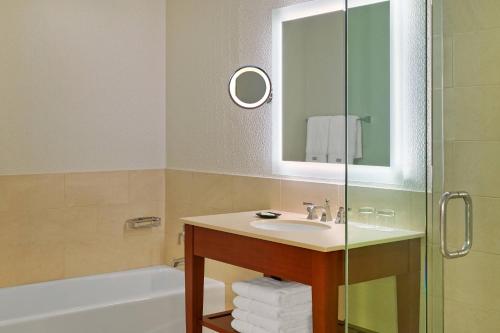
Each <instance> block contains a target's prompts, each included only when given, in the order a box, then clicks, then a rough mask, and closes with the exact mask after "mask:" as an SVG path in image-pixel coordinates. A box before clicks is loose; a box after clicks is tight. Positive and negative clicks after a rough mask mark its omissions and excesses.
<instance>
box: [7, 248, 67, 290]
mask: <svg viewBox="0 0 500 333" xmlns="http://www.w3.org/2000/svg"><path fill="white" fill-rule="evenodd" d="M17 251H18V253H16V262H15V264H14V270H15V283H16V285H17V284H29V283H35V282H41V281H51V280H59V279H62V278H63V277H64V269H65V266H64V242H63V241H45V240H42V241H38V242H30V243H25V244H21V245H20V246H18V247H17Z"/></svg>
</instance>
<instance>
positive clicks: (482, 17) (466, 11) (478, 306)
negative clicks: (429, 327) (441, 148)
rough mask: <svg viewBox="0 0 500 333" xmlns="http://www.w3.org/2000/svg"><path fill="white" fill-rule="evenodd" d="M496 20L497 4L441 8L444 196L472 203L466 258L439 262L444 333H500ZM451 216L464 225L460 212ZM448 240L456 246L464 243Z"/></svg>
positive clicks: (457, 2)
mask: <svg viewBox="0 0 500 333" xmlns="http://www.w3.org/2000/svg"><path fill="white" fill-rule="evenodd" d="M499 17H500V1H496V0H445V1H444V7H443V18H444V19H443V20H444V25H443V29H444V36H445V37H444V45H445V48H444V53H445V54H444V56H445V57H444V59H445V67H446V66H447V67H448V68H447V70H445V82H444V85H445V91H444V98H445V100H444V105H445V110H444V112H445V140H446V145H445V149H446V161H445V163H446V164H445V170H446V171H445V172H446V190H462V189H464V190H467V191H469V192H470V193H471V194H472V196H473V200H474V203H475V230H474V232H475V242H474V247H473V250H472V253H471V254H470V255H468V256H467V257H465V258H463V259H460V260H452V261H449V260H446V261H445V270H444V277H445V280H444V281H445V282H444V284H445V290H444V293H445V331H446V332H449V333H452V332H453V333H461V332H464V333H465V332H496V331H498V328H499V327H500V285H499V283H498V280H499V278H500V242H499V241H498V235H500V224H499V223H498V222H499V221H500V178H499V177H498V171H499V165H500V98H499V96H500V20H499ZM456 214H457V215H455V216H456V221H462V220H463V208H462V207H457V212H456ZM452 229H454V230H457V229H458V230H460V231H461V230H462V228H461V227H460V226H456V228H452ZM453 236H455V243H456V245H457V244H458V242H459V241H460V239H461V238H462V237H463V235H461V234H455V235H453ZM462 240H463V238H462Z"/></svg>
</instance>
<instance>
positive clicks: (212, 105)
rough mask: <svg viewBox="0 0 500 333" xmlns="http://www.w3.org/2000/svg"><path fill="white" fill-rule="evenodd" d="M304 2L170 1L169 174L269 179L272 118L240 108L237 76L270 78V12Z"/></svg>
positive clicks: (264, 109) (262, 110)
mask: <svg viewBox="0 0 500 333" xmlns="http://www.w3.org/2000/svg"><path fill="white" fill-rule="evenodd" d="M304 1H305V0H294V1H292V0H266V1H253V0H252V1H250V0H211V1H200V0H167V48H168V58H167V166H168V167H169V168H177V169H190V170H197V171H211V172H227V173H237V174H247V175H263V176H270V175H272V141H271V140H272V127H271V126H272V110H271V104H267V105H265V106H263V107H261V108H259V109H257V110H244V109H241V108H238V107H236V106H235V105H234V104H233V103H232V102H231V100H230V98H229V95H228V83H229V79H230V77H231V75H232V74H233V73H234V71H235V70H236V69H237V68H239V67H240V66H243V65H257V66H259V67H262V68H263V69H265V70H266V71H267V72H268V73H269V74H270V75H271V72H272V70H271V69H272V68H271V63H272V10H273V9H274V8H279V7H283V6H287V5H291V4H294V3H299V2H304Z"/></svg>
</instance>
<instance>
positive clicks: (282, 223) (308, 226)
mask: <svg viewBox="0 0 500 333" xmlns="http://www.w3.org/2000/svg"><path fill="white" fill-rule="evenodd" d="M250 225H251V226H252V227H254V228H257V229H261V230H270V231H287V232H290V231H291V232H294V231H295V232H318V231H325V230H329V229H331V228H332V227H331V226H330V225H328V224H326V223H323V222H313V221H304V220H257V221H252V222H250Z"/></svg>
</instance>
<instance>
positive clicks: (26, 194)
mask: <svg viewBox="0 0 500 333" xmlns="http://www.w3.org/2000/svg"><path fill="white" fill-rule="evenodd" d="M63 206H64V175H28V176H0V211H2V212H5V211H11V212H12V211H19V210H23V211H26V210H33V209H46V208H59V207H63Z"/></svg>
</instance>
